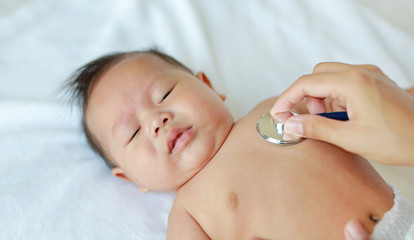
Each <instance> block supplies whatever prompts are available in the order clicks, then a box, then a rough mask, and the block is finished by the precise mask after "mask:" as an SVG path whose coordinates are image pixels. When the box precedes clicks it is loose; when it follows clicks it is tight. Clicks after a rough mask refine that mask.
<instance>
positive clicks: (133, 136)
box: [129, 128, 141, 142]
mask: <svg viewBox="0 0 414 240" xmlns="http://www.w3.org/2000/svg"><path fill="white" fill-rule="evenodd" d="M140 129H141V128H138V129H137V130H136V131H135V132H134V134H133V135H132V137H131V139H130V140H129V142H131V141H132V139H134V138H135V136H136V135H137V134H138V132H139V130H140Z"/></svg>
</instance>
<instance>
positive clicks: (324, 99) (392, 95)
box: [271, 62, 414, 165]
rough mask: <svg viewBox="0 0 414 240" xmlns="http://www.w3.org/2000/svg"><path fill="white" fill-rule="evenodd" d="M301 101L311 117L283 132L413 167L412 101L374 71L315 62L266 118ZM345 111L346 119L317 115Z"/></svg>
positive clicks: (294, 122) (290, 121)
mask: <svg viewBox="0 0 414 240" xmlns="http://www.w3.org/2000/svg"><path fill="white" fill-rule="evenodd" d="M305 98H306V105H307V108H308V110H309V112H310V113H311V114H300V115H297V116H293V117H290V118H289V119H288V120H287V121H286V122H285V132H286V133H288V134H291V135H296V136H302V137H306V138H313V139H318V140H322V141H326V142H329V143H332V144H335V145H337V146H339V147H342V148H343V149H345V150H347V151H350V152H354V153H357V154H359V155H362V156H364V157H366V158H368V159H371V160H374V161H378V162H382V163H386V164H395V165H414V158H413V156H414V147H413V146H414V98H413V97H412V96H410V95H409V94H408V93H407V92H405V91H404V90H403V89H402V88H400V87H398V86H397V84H395V82H393V81H392V80H391V79H389V78H388V77H387V76H386V75H385V74H384V73H383V72H382V71H381V70H380V69H379V68H378V67H376V66H373V65H349V64H343V63H332V62H331V63H320V64H318V65H316V66H315V68H314V70H313V73H312V74H310V75H304V76H302V77H300V78H299V79H298V80H297V81H296V82H295V83H294V84H293V85H292V86H290V87H289V88H288V89H286V90H285V91H284V92H283V93H282V94H281V95H280V97H279V98H278V100H277V101H276V103H275V104H274V106H273V108H272V109H271V114H272V115H275V114H276V113H280V112H286V111H290V110H291V109H292V108H293V106H294V105H296V104H297V103H299V102H300V101H302V100H303V99H305ZM327 110H331V111H347V113H348V117H349V121H337V120H332V119H327V118H324V117H321V116H318V115H315V114H316V113H321V112H326V111H327Z"/></svg>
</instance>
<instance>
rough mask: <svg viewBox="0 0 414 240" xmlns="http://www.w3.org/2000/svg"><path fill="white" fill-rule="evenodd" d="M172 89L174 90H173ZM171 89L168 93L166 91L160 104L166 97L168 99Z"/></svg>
mask: <svg viewBox="0 0 414 240" xmlns="http://www.w3.org/2000/svg"><path fill="white" fill-rule="evenodd" d="M173 89H174V88H173ZM173 89H171V90H170V91H168V92H167V93H166V94H165V95H164V97H163V98H162V99H161V102H163V101H164V100H165V99H166V98H167V97H168V95H170V93H171V92H172V90H173Z"/></svg>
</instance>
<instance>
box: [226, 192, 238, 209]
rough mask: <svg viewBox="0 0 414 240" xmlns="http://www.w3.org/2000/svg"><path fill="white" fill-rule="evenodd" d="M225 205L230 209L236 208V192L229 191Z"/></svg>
mask: <svg viewBox="0 0 414 240" xmlns="http://www.w3.org/2000/svg"><path fill="white" fill-rule="evenodd" d="M227 205H228V206H229V208H230V209H231V210H236V209H237V194H235V193H229V195H228V197H227Z"/></svg>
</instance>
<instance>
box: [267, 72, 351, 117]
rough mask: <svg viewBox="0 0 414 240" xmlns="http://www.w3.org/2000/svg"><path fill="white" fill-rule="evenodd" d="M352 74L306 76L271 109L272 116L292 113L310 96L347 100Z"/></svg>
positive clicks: (293, 85)
mask: <svg viewBox="0 0 414 240" xmlns="http://www.w3.org/2000/svg"><path fill="white" fill-rule="evenodd" d="M351 74H352V72H350V71H345V72H337V73H316V74H310V75H304V76H302V77H300V78H299V79H298V80H297V81H296V82H295V83H293V84H292V85H291V86H290V87H289V88H288V89H286V90H285V91H284V92H283V93H282V94H281V95H280V97H279V98H278V100H277V101H276V103H275V104H274V105H273V107H272V109H271V111H270V112H271V114H272V115H274V114H275V113H278V112H287V111H290V110H291V109H292V108H293V106H294V105H296V104H297V103H298V102H300V101H302V100H303V99H304V98H306V97H308V96H312V97H315V98H322V99H324V98H327V97H331V98H333V99H341V101H342V102H346V101H343V99H344V98H346V92H347V91H348V90H347V88H348V82H347V81H346V80H347V79H351V78H352V75H351Z"/></svg>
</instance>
